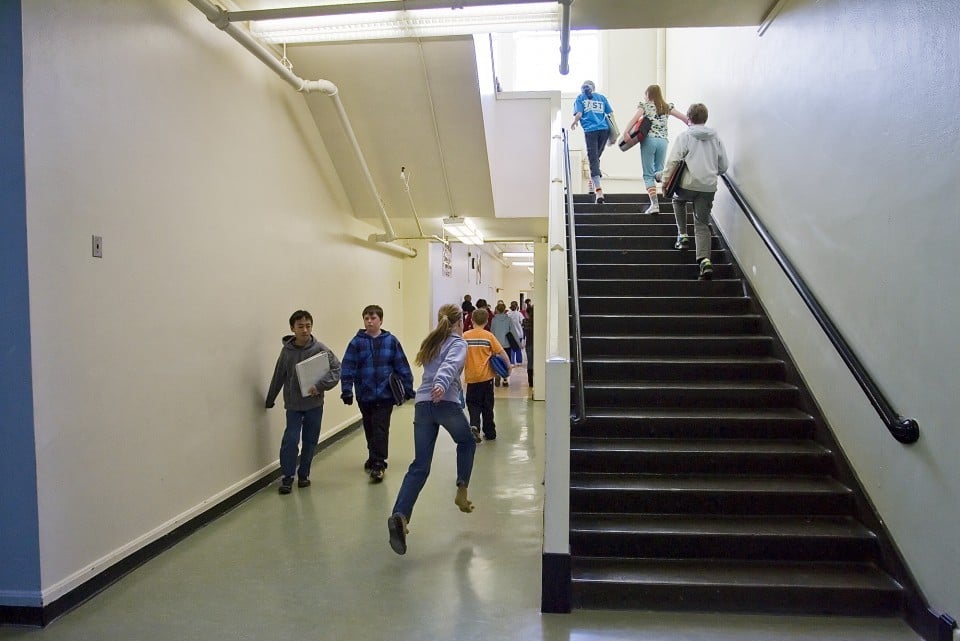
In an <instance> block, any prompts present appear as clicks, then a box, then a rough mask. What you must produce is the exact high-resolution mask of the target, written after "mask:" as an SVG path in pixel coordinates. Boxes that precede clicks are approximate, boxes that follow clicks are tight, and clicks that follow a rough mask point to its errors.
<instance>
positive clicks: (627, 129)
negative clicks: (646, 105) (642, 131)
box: [622, 107, 643, 135]
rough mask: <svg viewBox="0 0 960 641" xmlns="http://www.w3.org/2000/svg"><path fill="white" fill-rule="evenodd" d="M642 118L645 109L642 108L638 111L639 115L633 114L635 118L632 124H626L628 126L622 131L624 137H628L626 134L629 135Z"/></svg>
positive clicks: (631, 121)
mask: <svg viewBox="0 0 960 641" xmlns="http://www.w3.org/2000/svg"><path fill="white" fill-rule="evenodd" d="M641 118H643V108H642V107H641V108H640V109H637V113H635V114H633V117H632V118H630V122H628V123H627V124H626V126H625V127H624V128H623V129H622V131H623V133H624V135H626V133H627V132H628V131H630V130H631V129H633V126H634V125H635V124H637V121H638V120H640V119H641Z"/></svg>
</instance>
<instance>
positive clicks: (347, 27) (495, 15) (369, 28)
mask: <svg viewBox="0 0 960 641" xmlns="http://www.w3.org/2000/svg"><path fill="white" fill-rule="evenodd" d="M559 27H560V3H558V2H535V3H528V4H520V5H485V6H478V7H462V8H457V9H454V8H444V9H418V10H410V11H382V12H377V13H353V14H345V15H328V16H316V17H311V18H283V19H280V20H261V21H257V22H251V23H250V31H251V32H252V33H253V35H255V36H257V37H258V38H260V39H262V40H264V41H266V42H274V43H297V42H335V41H340V40H372V39H391V38H429V37H436V36H458V35H469V34H475V33H507V32H516V31H556V30H558V29H559Z"/></svg>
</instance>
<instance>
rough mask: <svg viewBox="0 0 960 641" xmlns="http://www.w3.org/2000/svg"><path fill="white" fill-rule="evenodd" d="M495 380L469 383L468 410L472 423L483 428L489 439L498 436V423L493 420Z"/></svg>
mask: <svg viewBox="0 0 960 641" xmlns="http://www.w3.org/2000/svg"><path fill="white" fill-rule="evenodd" d="M493 400H494V399H493V380H489V381H483V382H482V383H467V411H469V412H470V425H473V426H474V427H478V428H480V429H482V430H483V435H484V436H486V437H487V438H489V439H495V438H497V424H496V423H495V422H494V420H493Z"/></svg>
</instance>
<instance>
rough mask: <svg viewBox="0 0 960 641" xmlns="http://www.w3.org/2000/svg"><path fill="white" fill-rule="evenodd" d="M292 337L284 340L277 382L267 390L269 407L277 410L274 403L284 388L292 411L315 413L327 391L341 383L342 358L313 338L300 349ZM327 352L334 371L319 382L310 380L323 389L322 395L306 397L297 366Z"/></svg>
mask: <svg viewBox="0 0 960 641" xmlns="http://www.w3.org/2000/svg"><path fill="white" fill-rule="evenodd" d="M293 339H294V336H293V335H292V334H290V335H287V336H284V337H283V349H281V350H280V357H279V358H278V359H277V366H276V367H275V368H274V370H273V379H272V380H271V381H270V389H268V390H267V399H266V407H268V408H270V407H273V403H274V401H275V400H276V398H277V394H279V393H280V388H283V406H284V407H285V408H287V409H288V410H294V411H300V412H302V411H305V410H312V409H314V408H317V407H321V406H322V405H323V392H324V391H326V390H330V389H333V388H334V387H336V386H337V382H338V381H339V380H340V359H338V358H337V356H336V354H334V353H333V351H332V350H331V349H330V348H329V347H327V346H326V345H324V344H323V343H321V342H320V341H318V340H316V339H315V338H314V337H313V336H311V337H310V340H309V341H308V342H307V344H306V345H304V346H303V347H300V346H298V345H297V344H296V343H295V342H294V341H293ZM320 352H326V353H327V355H328V356H329V358H330V371H329V372H327V374H326V375H325V376H324V377H323V378H322V379H321V380H319V381H310V383H311V384H312V385H316V386H317V389H318V390H320V395H319V396H306V397H305V396H302V395H301V393H300V381H299V380H298V379H297V363H299V362H300V361H303V360H306V359H308V358H310V357H311V356H314V355H315V354H319V353H320Z"/></svg>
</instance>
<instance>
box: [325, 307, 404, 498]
mask: <svg viewBox="0 0 960 641" xmlns="http://www.w3.org/2000/svg"><path fill="white" fill-rule="evenodd" d="M382 324H383V308H382V307H380V306H379V305H367V306H366V307H364V308H363V327H364V328H363V329H361V330H359V331H357V335H356V336H354V337H353V339H351V340H350V344H349V345H347V350H346V353H344V355H343V360H342V361H341V362H340V367H341V370H340V392H341V393H340V398H341V399H342V400H343V402H344V403H346V404H347V405H352V404H353V398H354V390H356V398H357V405H358V406H359V408H360V414H361V415H362V416H363V433H364V435H365V436H366V437H367V453H368V456H367V460H366V462H365V463H364V464H363V470H364V471H365V472H366V473H367V474H369V475H370V480H372V481H373V482H374V483H379V482H380V481H382V480H383V473H384V470H386V469H387V455H388V448H389V444H390V416H391V414H392V413H393V405H394V399H393V393H392V392H391V391H390V375H391V374H393V373H396V374H397V375H398V376H399V377H400V380H401V381H402V382H403V390H404V394H405V396H406V398H413V397H414V395H415V393H414V389H413V372H412V371H411V369H410V364H409V363H408V362H407V356H406V354H404V353H403V346H402V345H400V341H399V340H397V338H396V337H395V336H394V335H393V334H391V333H390V332H388V331H386V330H384V329H381V327H380V326H381V325H382Z"/></svg>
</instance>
